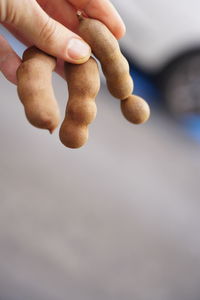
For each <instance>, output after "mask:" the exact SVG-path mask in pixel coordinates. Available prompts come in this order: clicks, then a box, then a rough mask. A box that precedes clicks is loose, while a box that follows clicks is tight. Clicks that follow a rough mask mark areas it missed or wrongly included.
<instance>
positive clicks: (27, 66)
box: [17, 47, 60, 132]
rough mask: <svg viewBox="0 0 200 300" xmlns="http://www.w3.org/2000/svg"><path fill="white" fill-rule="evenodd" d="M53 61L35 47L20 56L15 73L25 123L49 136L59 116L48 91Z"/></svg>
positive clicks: (50, 86)
mask: <svg viewBox="0 0 200 300" xmlns="http://www.w3.org/2000/svg"><path fill="white" fill-rule="evenodd" d="M55 66H56V59H55V58H54V57H52V56H50V55H48V54H46V53H44V52H43V51H41V50H39V49H37V48H36V47H30V48H28V49H27V50H26V51H25V52H24V54H23V61H22V64H21V65H20V66H19V68H18V70H17V90H18V95H19V98H20V100H21V102H22V104H23V105H24V109H25V114H26V117H27V119H28V120H29V122H30V123H31V124H32V125H34V126H36V127H38V128H42V129H48V130H49V131H50V132H53V130H54V129H55V128H56V127H57V126H58V123H59V119H60V114H59V108H58V104H57V101H56V99H55V95H54V91H53V87H52V72H53V70H54V69H55Z"/></svg>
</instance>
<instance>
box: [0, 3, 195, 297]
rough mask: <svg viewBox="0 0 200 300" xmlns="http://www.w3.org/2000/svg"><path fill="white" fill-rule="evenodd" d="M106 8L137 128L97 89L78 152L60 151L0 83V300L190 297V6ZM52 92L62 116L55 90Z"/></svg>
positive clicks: (62, 92)
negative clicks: (130, 83)
mask: <svg viewBox="0 0 200 300" xmlns="http://www.w3.org/2000/svg"><path fill="white" fill-rule="evenodd" d="M113 3H114V4H115V5H116V7H117V8H118V9H119V11H120V13H121V15H122V17H123V18H124V20H125V23H126V25H127V35H126V37H125V38H124V39H122V41H121V46H122V49H123V51H124V53H125V54H126V56H127V58H128V59H129V61H130V64H131V68H132V70H131V72H132V75H133V78H134V80H135V93H136V94H138V95H141V96H143V97H145V98H146V99H147V100H148V102H149V104H150V106H151V109H152V116H151V120H150V121H149V122H148V123H147V124H145V125H142V126H134V125H132V124H129V123H128V122H127V121H126V120H125V119H124V118H123V117H122V114H121V112H120V106H119V102H118V101H117V100H115V99H114V98H112V97H111V96H110V94H109V93H108V91H107V89H106V86H105V84H104V82H102V88H101V92H100V94H99V96H98V97H97V105H98V116H97V119H96V121H95V122H94V124H92V125H91V126H90V139H89V142H88V144H87V145H86V146H85V147H83V148H82V149H79V150H70V149H66V148H64V146H62V144H61V143H60V142H59V139H58V131H56V132H55V133H54V135H53V136H50V135H49V133H48V132H45V131H42V130H38V129H36V128H33V127H31V126H30V125H29V124H28V122H27V121H26V119H25V116H24V112H23V107H22V105H21V103H20V101H19V100H18V97H17V94H16V87H15V86H13V85H11V84H9V83H8V82H7V81H6V80H5V79H4V78H3V76H2V75H0V91H1V103H2V106H1V110H0V120H1V126H0V136H1V155H0V299H2V300H25V299H29V300H32V299H34V300H35V299H38V300H54V299H56V300H64V299H65V300H66V299H70V300H84V299H85V300H86V299H87V300H90V299H91V300H100V299H101V300H102V299H104V300H111V299H113V300H121V299H124V300H133V299H136V300H160V299H162V300H171V299H173V300H188V299H190V300H199V299H200V286H199V278H200V235H199V229H200V201H199V200H200V184H199V178H200V159H199V154H200V145H199V141H200V138H199V136H200V126H199V116H198V112H199V103H200V102H199V101H200V91H199V81H200V77H199V76H200V69H199V61H200V60H199V50H198V49H199V47H200V21H199V15H198V12H199V9H200V3H199V1H197V0H190V1H189V0H184V1H183V0H182V1H176V3H175V2H173V1H172V0H170V1H169V0H168V1H165V0H162V1H160V0H159V1H158V0H140V1H139V0H134V1H133V0H124V1H119V0H115V1H114V0H113ZM0 33H1V34H3V35H5V36H6V37H7V39H8V40H9V42H10V43H11V44H12V45H13V46H14V47H15V49H16V51H17V52H18V53H19V54H21V53H22V51H23V49H24V47H23V46H22V45H21V44H19V43H18V42H17V41H16V40H15V39H14V38H13V37H11V36H10V35H9V34H8V32H6V31H5V30H4V29H3V28H2V27H1V28H0ZM53 85H54V88H55V93H56V96H57V99H58V101H59V105H60V107H61V112H62V116H63V115H64V110H65V105H66V99H67V86H66V83H65V82H64V80H62V79H61V78H59V77H58V76H57V75H54V77H53Z"/></svg>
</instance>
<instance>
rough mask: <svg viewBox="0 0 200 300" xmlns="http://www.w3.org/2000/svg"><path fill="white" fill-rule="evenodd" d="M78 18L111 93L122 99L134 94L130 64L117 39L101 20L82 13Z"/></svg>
mask: <svg viewBox="0 0 200 300" xmlns="http://www.w3.org/2000/svg"><path fill="white" fill-rule="evenodd" d="M78 18H79V20H80V25H79V35H80V36H81V37H82V38H83V39H84V40H85V41H86V42H87V43H88V44H89V45H90V47H91V49H92V52H93V53H94V55H95V56H96V57H97V58H98V60H99V61H100V63H101V66H102V70H103V72H104V75H105V77H106V81H107V86H108V89H109V91H110V93H111V94H112V95H113V96H114V97H116V98H118V99H120V100H123V99H126V98H127V97H128V96H129V95H131V94H132V92H133V87H134V85H133V80H132V78H131V76H130V73H129V71H130V70H129V64H128V62H127V60H126V58H125V57H124V56H123V55H122V53H121V51H120V47H119V43H118V41H117V39H116V38H115V37H114V35H113V34H112V33H111V32H110V31H109V29H108V28H107V27H106V26H105V25H104V24H103V23H101V22H100V21H98V20H95V19H90V18H85V17H83V16H82V14H81V13H78Z"/></svg>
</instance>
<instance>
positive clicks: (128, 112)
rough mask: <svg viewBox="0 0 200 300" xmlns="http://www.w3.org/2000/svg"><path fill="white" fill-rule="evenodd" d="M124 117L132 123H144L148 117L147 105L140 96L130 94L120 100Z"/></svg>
mask: <svg viewBox="0 0 200 300" xmlns="http://www.w3.org/2000/svg"><path fill="white" fill-rule="evenodd" d="M121 110H122V113H123V115H124V117H125V118H126V119H127V120H128V121H129V122H131V123H133V124H142V123H145V122H146V121H147V120H148V119H149V117H150V109H149V105H148V104H147V102H146V101H144V100H143V99H142V98H140V97H138V96H135V95H131V96H129V97H128V98H127V99H125V100H124V101H122V102H121Z"/></svg>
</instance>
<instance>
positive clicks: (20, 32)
mask: <svg viewBox="0 0 200 300" xmlns="http://www.w3.org/2000/svg"><path fill="white" fill-rule="evenodd" d="M77 10H82V11H84V13H85V14H86V15H87V16H88V17H91V18H95V19H98V20H100V21H101V22H103V23H104V24H105V25H106V26H107V27H108V28H109V29H110V31H111V32H112V33H113V34H114V35H115V37H116V38H117V39H120V38H121V37H122V36H123V35H124V33H125V25H124V23H123V21H122V19H121V17H120V16H119V14H118V12H117V11H116V9H115V8H114V6H113V5H112V4H111V3H110V1H109V0H37V1H36V0H0V23H1V24H2V25H3V26H5V27H6V28H7V29H8V30H9V31H10V32H11V33H13V34H14V35H15V36H16V37H17V38H18V39H19V40H20V41H22V42H23V43H24V44H26V45H27V46H30V45H35V46H37V47H38V48H39V49H41V50H43V51H45V52H46V53H48V54H50V55H53V56H55V57H57V58H58V63H57V72H58V73H59V74H60V75H61V76H63V63H64V61H67V62H71V63H75V64H81V63H84V62H86V61H87V60H88V59H89V57H90V54H91V49H90V47H89V46H88V45H87V44H86V43H85V42H84V41H83V40H82V39H81V37H79V36H78V34H77V28H78V24H79V23H78V19H77V15H76V12H77ZM20 64H21V58H20V57H19V56H18V55H17V54H16V53H15V51H14V50H13V49H12V48H11V46H10V45H9V44H8V42H7V41H6V39H5V38H4V37H3V36H1V35H0V71H1V72H2V73H3V74H4V76H5V77H6V78H7V79H8V80H9V81H10V82H12V83H14V84H17V79H16V70H17V68H18V67H19V65H20Z"/></svg>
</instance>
